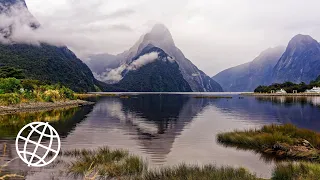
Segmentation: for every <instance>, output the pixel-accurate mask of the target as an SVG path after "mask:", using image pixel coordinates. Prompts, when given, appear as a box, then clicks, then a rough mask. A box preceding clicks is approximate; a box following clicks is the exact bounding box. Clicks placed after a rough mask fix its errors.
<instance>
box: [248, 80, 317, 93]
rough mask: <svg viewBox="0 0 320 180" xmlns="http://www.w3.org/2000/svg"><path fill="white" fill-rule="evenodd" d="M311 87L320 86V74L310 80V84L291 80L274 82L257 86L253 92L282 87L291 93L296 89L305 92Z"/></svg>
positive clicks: (269, 90)
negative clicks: (280, 82) (296, 82)
mask: <svg viewBox="0 0 320 180" xmlns="http://www.w3.org/2000/svg"><path fill="white" fill-rule="evenodd" d="M313 87H320V76H318V78H317V79H316V80H314V81H311V82H310V84H306V83H304V82H302V83H300V84H295V83H292V82H285V83H282V84H279V83H275V84H272V85H270V86H259V87H257V88H256V89H255V90H254V92H256V93H270V92H271V91H277V90H280V89H284V90H285V91H286V92H287V93H293V91H294V90H296V91H298V93H301V92H305V91H306V90H308V89H312V88H313Z"/></svg>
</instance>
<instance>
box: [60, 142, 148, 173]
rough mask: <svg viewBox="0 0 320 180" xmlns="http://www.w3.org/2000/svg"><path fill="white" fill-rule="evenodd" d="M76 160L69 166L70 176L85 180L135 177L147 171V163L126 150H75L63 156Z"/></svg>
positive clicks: (104, 148) (64, 153) (105, 148)
mask: <svg viewBox="0 0 320 180" xmlns="http://www.w3.org/2000/svg"><path fill="white" fill-rule="evenodd" d="M61 156H65V157H73V158H76V159H75V160H73V161H72V162H71V163H70V164H69V165H67V169H68V174H72V175H73V176H76V177H79V176H80V177H84V178H85V179H95V178H98V177H99V178H103V179H108V178H109V179H112V178H117V177H123V178H124V177H126V178H127V177H133V176H137V175H139V174H141V173H142V172H143V171H144V170H145V169H146V163H145V162H144V161H143V160H142V159H141V158H139V157H137V156H133V155H130V154H129V153H128V151H124V150H110V149H109V148H107V147H103V148H100V149H98V150H73V151H66V152H63V153H62V154H61Z"/></svg>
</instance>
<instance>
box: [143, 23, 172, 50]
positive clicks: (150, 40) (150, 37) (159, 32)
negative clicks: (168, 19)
mask: <svg viewBox="0 0 320 180" xmlns="http://www.w3.org/2000/svg"><path fill="white" fill-rule="evenodd" d="M143 41H144V42H146V43H147V44H153V45H155V46H159V47H162V46H165V47H166V46H175V44H174V41H173V38H172V35H171V33H170V31H169V29H168V28H167V27H166V26H165V25H164V24H156V25H154V26H153V28H152V29H151V31H150V32H149V33H147V34H146V35H145V36H144V38H143Z"/></svg>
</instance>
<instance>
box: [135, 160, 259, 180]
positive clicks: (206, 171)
mask: <svg viewBox="0 0 320 180" xmlns="http://www.w3.org/2000/svg"><path fill="white" fill-rule="evenodd" d="M137 179H142V180H155V179H159V180H160V179H161V180H180V179H181V180H194V179H214V180H257V179H259V178H257V176H256V175H254V174H251V173H249V172H248V171H247V170H246V169H244V168H238V169H236V168H232V167H221V168H218V167H216V166H214V165H206V166H188V165H185V164H183V165H180V166H176V167H170V168H162V169H159V170H153V171H148V172H147V173H145V174H144V175H142V177H139V178H137Z"/></svg>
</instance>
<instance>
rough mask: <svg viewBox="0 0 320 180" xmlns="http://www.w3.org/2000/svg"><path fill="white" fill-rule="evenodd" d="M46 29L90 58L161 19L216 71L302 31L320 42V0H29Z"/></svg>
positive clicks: (202, 64)
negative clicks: (62, 37)
mask: <svg viewBox="0 0 320 180" xmlns="http://www.w3.org/2000/svg"><path fill="white" fill-rule="evenodd" d="M26 2H27V4H28V7H29V9H30V11H31V12H32V14H33V15H34V16H35V17H36V18H37V19H38V20H39V22H40V23H41V24H42V26H43V27H45V28H51V29H54V30H55V31H58V32H59V33H63V34H65V36H64V39H65V41H66V44H67V45H68V46H69V47H70V48H71V49H72V50H73V51H75V53H76V54H77V55H78V56H80V57H81V58H84V57H85V56H86V55H87V54H90V53H110V54H118V53H121V52H123V51H124V50H127V49H129V48H130V47H131V46H132V45H133V44H134V43H135V41H137V40H138V38H139V37H140V36H141V35H142V34H144V33H145V32H147V31H148V30H150V29H151V27H152V26H153V24H155V23H163V24H165V25H166V26H167V27H168V28H169V30H170V31H171V33H172V35H173V38H174V40H175V43H176V45H177V46H178V47H179V48H180V49H181V50H182V51H183V53H184V54H185V55H186V57H187V58H189V59H190V60H191V61H192V62H193V63H194V64H196V65H197V66H198V67H199V68H200V69H202V70H203V71H205V72H206V73H207V74H208V75H210V76H213V75H215V74H216V73H218V72H220V71H221V70H224V69H226V68H229V67H231V66H234V65H238V64H242V63H245V62H248V61H251V60H253V59H254V58H255V57H256V56H257V55H258V54H259V53H260V52H261V51H263V50H265V49H267V48H269V47H274V46H277V45H287V43H288V41H289V40H290V39H291V38H292V37H293V36H294V35H296V34H299V33H301V34H309V35H311V36H312V37H313V38H315V39H316V40H320V11H319V7H320V1H318V0H308V1H303V0H161V1H159V0H134V1H133V0H26Z"/></svg>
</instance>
